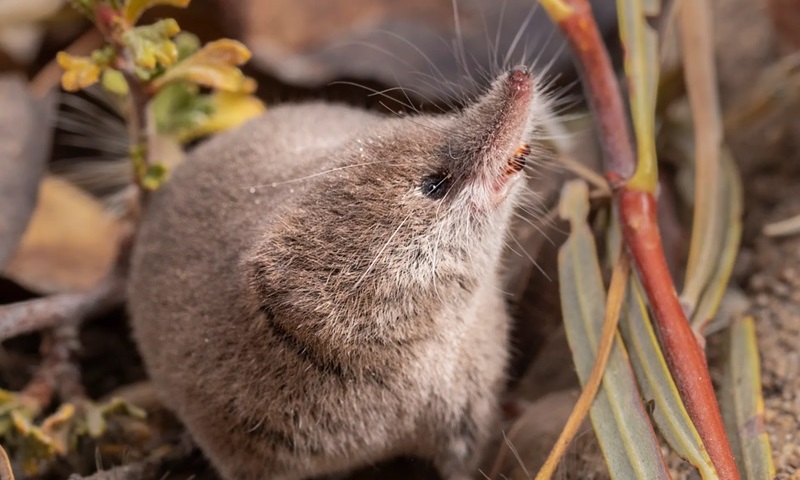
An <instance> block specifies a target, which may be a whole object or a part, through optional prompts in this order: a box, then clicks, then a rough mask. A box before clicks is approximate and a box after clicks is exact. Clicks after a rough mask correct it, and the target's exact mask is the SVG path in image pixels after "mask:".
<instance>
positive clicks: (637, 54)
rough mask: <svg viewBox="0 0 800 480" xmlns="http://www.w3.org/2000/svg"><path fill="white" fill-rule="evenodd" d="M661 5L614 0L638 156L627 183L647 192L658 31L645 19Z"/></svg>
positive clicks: (652, 170)
mask: <svg viewBox="0 0 800 480" xmlns="http://www.w3.org/2000/svg"><path fill="white" fill-rule="evenodd" d="M661 9H662V5H661V2H660V1H658V0H651V1H644V0H617V15H618V17H619V25H620V35H621V37H622V43H623V45H624V47H625V73H626V74H627V76H628V83H629V89H628V91H629V96H630V105H631V116H632V117H633V128H634V131H635V132H636V149H637V152H636V153H637V157H638V163H637V165H636V172H635V173H634V174H633V177H631V179H630V181H629V182H628V186H629V187H630V188H634V189H641V190H645V191H649V192H655V189H656V184H657V183H658V167H657V161H656V146H655V110H656V91H655V90H656V85H657V83H656V79H657V78H658V33H657V32H656V31H655V29H653V28H652V27H651V25H650V22H648V19H650V18H654V17H657V16H658V15H659V14H661V13H662V12H661Z"/></svg>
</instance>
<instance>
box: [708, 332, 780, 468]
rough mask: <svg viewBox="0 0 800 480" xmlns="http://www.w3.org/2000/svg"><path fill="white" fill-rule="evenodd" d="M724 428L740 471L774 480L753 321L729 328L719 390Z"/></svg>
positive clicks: (773, 466)
mask: <svg viewBox="0 0 800 480" xmlns="http://www.w3.org/2000/svg"><path fill="white" fill-rule="evenodd" d="M720 403H721V404H722V405H723V406H724V407H726V408H723V409H722V413H723V417H724V419H725V428H726V430H727V431H728V437H729V438H730V439H731V443H732V446H733V447H734V448H735V450H734V452H736V450H738V452H736V460H737V463H738V465H739V470H740V471H741V472H742V473H743V475H744V476H743V477H742V478H745V479H747V480H762V479H765V478H775V465H774V463H773V461H772V448H771V446H770V443H769V435H768V434H767V430H766V428H765V426H764V399H763V397H762V395H761V365H760V362H759V358H758V343H757V341H756V327H755V320H754V319H753V317H744V318H740V319H738V320H735V321H734V322H733V324H732V325H731V328H730V336H729V340H728V348H727V355H726V358H725V375H724V377H723V380H722V387H721V388H720Z"/></svg>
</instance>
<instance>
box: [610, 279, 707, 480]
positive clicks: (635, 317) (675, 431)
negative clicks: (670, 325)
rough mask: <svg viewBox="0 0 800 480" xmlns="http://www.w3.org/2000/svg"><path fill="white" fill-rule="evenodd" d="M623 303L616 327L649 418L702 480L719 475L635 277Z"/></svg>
mask: <svg viewBox="0 0 800 480" xmlns="http://www.w3.org/2000/svg"><path fill="white" fill-rule="evenodd" d="M626 305H627V307H626V309H625V311H624V312H623V315H622V318H621V319H620V324H619V328H620V331H621V332H622V338H623V339H624V341H625V346H626V347H627V348H628V352H629V353H630V356H631V363H632V364H633V370H634V372H636V379H637V380H638V382H639V388H641V391H642V395H643V396H644V398H646V399H647V400H648V401H649V402H653V406H654V408H653V411H652V417H653V420H654V422H655V424H656V426H657V427H658V430H659V431H660V432H661V435H663V437H664V439H666V441H667V442H668V443H669V444H670V446H671V447H672V448H673V449H674V450H675V452H676V453H677V454H678V455H680V456H681V457H682V458H684V459H686V460H687V461H689V462H690V463H691V464H692V465H694V466H695V468H697V469H698V471H699V472H700V475H701V477H702V478H703V479H704V480H713V479H717V478H719V477H718V476H717V473H716V469H715V468H714V464H713V463H712V462H711V458H709V456H708V452H707V451H706V449H705V446H704V445H703V440H702V439H701V438H700V435H699V434H698V433H697V430H696V429H695V427H694V423H693V422H692V419H691V418H690V417H689V414H688V413H687V411H686V408H685V407H684V405H683V401H682V400H681V397H680V393H679V392H678V388H677V387H676V386H675V382H674V381H673V379H672V375H671V374H670V372H669V369H668V368H667V363H666V360H664V355H663V354H662V352H661V347H660V345H659V343H658V339H657V338H656V335H655V331H654V330H653V326H652V324H651V322H650V317H649V314H648V312H647V306H646V304H645V300H644V296H643V294H642V289H641V286H640V285H639V283H638V281H636V280H635V277H631V281H630V283H629V285H628V296H627V300H626Z"/></svg>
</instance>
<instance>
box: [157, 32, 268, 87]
mask: <svg viewBox="0 0 800 480" xmlns="http://www.w3.org/2000/svg"><path fill="white" fill-rule="evenodd" d="M249 59H250V51H249V50H247V47H245V46H244V45H243V44H241V43H240V42H237V41H235V40H228V39H223V40H217V41H215V42H210V43H208V44H206V45H205V46H203V48H201V49H200V50H198V51H197V52H196V53H195V54H193V55H190V56H189V57H187V58H186V59H184V60H182V61H181V62H179V63H178V64H177V65H175V66H174V67H173V68H171V69H169V70H167V71H166V72H165V73H164V74H163V75H161V76H160V77H158V78H156V79H155V80H154V81H153V86H154V87H155V88H156V89H160V88H162V87H164V86H165V85H168V84H170V83H175V82H182V81H188V82H192V83H196V84H198V85H202V86H205V87H209V88H216V89H220V90H226V91H229V92H243V93H252V92H253V91H255V88H256V84H255V81H254V80H253V79H252V78H249V77H246V76H245V75H244V74H243V73H242V71H241V70H239V69H238V68H237V66H238V65H241V64H243V63H245V62H247V61H248V60H249Z"/></svg>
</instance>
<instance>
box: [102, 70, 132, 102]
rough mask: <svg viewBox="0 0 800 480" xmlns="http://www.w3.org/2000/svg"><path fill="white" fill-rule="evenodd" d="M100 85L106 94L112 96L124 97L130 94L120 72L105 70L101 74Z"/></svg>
mask: <svg viewBox="0 0 800 480" xmlns="http://www.w3.org/2000/svg"><path fill="white" fill-rule="evenodd" d="M100 84H101V85H102V86H103V88H104V89H105V90H106V91H107V92H110V93H113V94H114V95H119V96H125V95H127V94H128V92H130V89H129V88H128V81H127V80H125V76H124V75H123V74H122V72H120V71H119V70H114V69H113V68H107V69H106V70H105V71H104V72H103V77H102V78H101V80H100Z"/></svg>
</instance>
